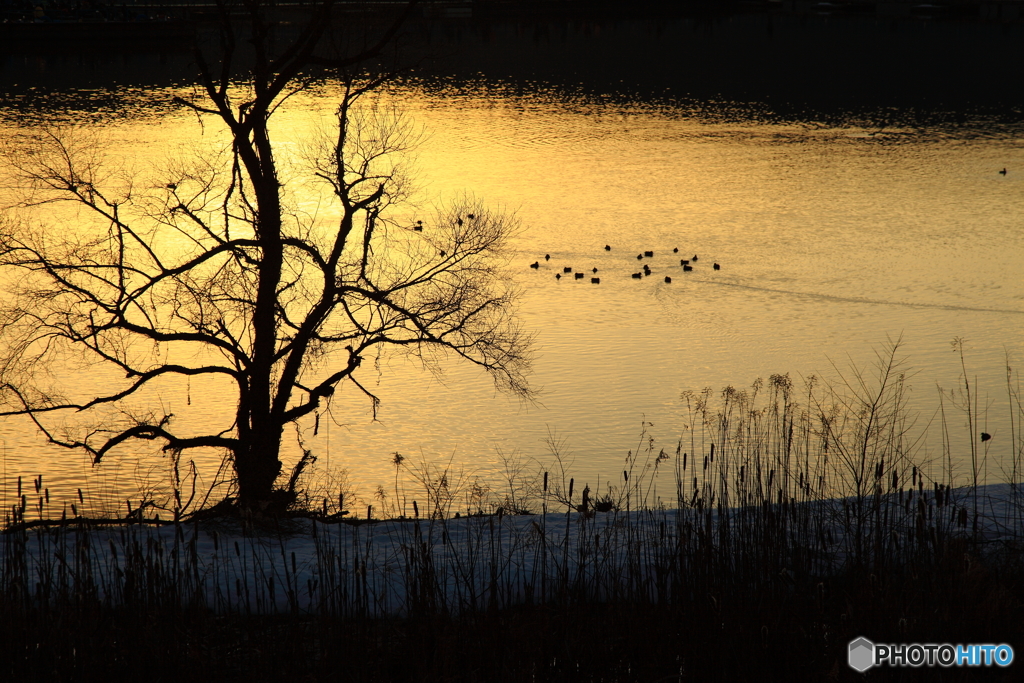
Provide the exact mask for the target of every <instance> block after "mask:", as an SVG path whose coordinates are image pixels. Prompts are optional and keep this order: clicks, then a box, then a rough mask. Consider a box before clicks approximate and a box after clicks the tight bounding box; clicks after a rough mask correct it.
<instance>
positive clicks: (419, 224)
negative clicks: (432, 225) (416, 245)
mask: <svg viewBox="0 0 1024 683" xmlns="http://www.w3.org/2000/svg"><path fill="white" fill-rule="evenodd" d="M412 229H413V230H415V231H416V232H423V221H416V225H414V226H413V228H412Z"/></svg>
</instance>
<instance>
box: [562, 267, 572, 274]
mask: <svg viewBox="0 0 1024 683" xmlns="http://www.w3.org/2000/svg"><path fill="white" fill-rule="evenodd" d="M562 272H563V273H571V272H572V268H570V267H569V266H566V267H565V268H562Z"/></svg>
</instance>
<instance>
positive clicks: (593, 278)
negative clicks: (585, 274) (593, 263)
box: [590, 277, 601, 285]
mask: <svg viewBox="0 0 1024 683" xmlns="http://www.w3.org/2000/svg"><path fill="white" fill-rule="evenodd" d="M590 282H591V284H595V285H599V284H601V278H599V277H592V278H590Z"/></svg>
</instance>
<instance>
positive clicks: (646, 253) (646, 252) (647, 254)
mask: <svg viewBox="0 0 1024 683" xmlns="http://www.w3.org/2000/svg"><path fill="white" fill-rule="evenodd" d="M644 256H646V257H648V258H651V257H653V256H654V252H653V251H645V252H644Z"/></svg>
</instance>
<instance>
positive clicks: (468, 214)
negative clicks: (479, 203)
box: [466, 213, 476, 220]
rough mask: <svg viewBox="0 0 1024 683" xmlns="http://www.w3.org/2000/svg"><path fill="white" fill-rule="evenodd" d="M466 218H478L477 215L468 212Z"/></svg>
mask: <svg viewBox="0 0 1024 683" xmlns="http://www.w3.org/2000/svg"><path fill="white" fill-rule="evenodd" d="M466 218H468V219H469V220H473V219H474V218H476V215H474V214H471V213H467V214H466Z"/></svg>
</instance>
